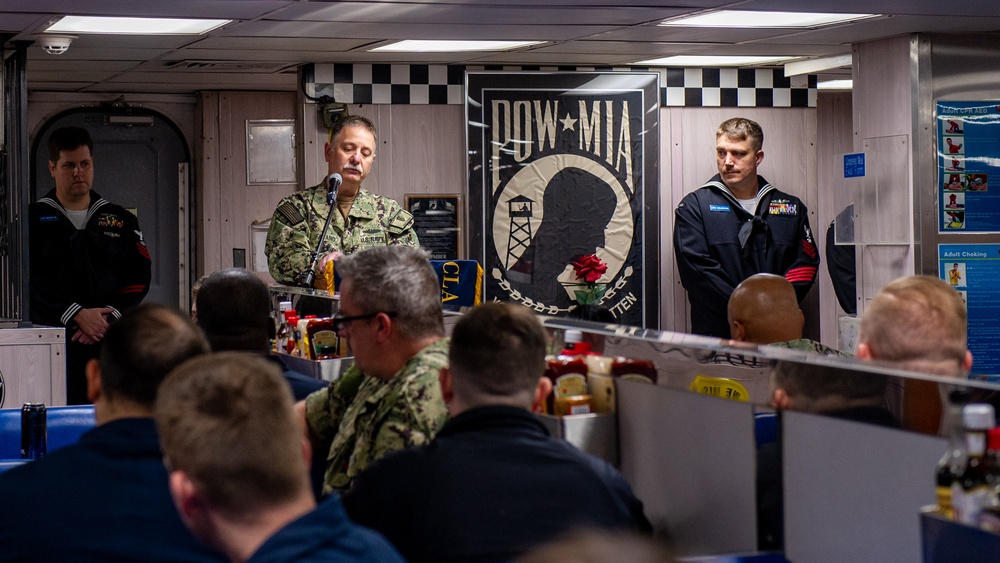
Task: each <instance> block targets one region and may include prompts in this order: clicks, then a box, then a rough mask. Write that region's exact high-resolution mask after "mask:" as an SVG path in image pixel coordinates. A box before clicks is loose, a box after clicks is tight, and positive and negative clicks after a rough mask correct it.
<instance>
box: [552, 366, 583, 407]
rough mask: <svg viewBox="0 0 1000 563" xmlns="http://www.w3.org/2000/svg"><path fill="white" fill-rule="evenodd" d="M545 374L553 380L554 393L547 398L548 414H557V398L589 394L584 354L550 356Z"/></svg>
mask: <svg viewBox="0 0 1000 563" xmlns="http://www.w3.org/2000/svg"><path fill="white" fill-rule="evenodd" d="M545 376H546V377H548V378H549V379H550V380H551V381H552V393H550V394H549V396H548V398H546V400H545V412H546V413H548V414H555V412H556V411H555V402H556V400H557V399H559V398H565V397H572V396H574V395H586V394H587V362H586V361H584V359H583V357H582V356H567V355H563V354H560V355H558V356H555V357H549V358H548V367H547V368H546V370H545Z"/></svg>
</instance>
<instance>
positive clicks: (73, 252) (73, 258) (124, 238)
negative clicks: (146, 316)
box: [28, 189, 152, 326]
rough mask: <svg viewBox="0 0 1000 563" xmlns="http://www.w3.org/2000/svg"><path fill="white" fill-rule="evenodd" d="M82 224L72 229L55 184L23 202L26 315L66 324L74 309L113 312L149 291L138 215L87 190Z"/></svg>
mask: <svg viewBox="0 0 1000 563" xmlns="http://www.w3.org/2000/svg"><path fill="white" fill-rule="evenodd" d="M90 201H91V203H90V208H89V209H88V210H87V223H86V226H85V228H84V229H82V230H77V228H76V226H74V225H73V222H72V221H70V219H69V217H68V216H67V214H66V210H65V208H63V206H62V205H60V204H59V201H58V200H57V199H56V193H55V189H53V190H52V191H50V192H49V193H48V194H46V195H45V197H43V198H42V199H40V200H38V201H36V202H34V203H32V204H31V205H30V206H28V244H29V254H30V268H31V283H30V285H31V320H32V322H34V323H37V324H43V325H48V326H63V325H69V324H70V322H71V320H72V318H73V316H74V315H76V314H77V313H78V312H79V311H80V309H86V308H91V307H113V308H114V309H116V310H117V311H118V312H119V313H117V314H115V316H116V317H117V316H120V313H121V312H123V311H125V310H126V309H128V308H130V307H133V306H135V305H138V304H139V303H140V302H141V301H142V299H143V297H145V296H146V293H147V292H149V282H150V275H151V268H152V263H151V261H150V259H149V251H148V250H147V249H146V245H145V243H144V242H143V240H142V232H141V231H140V230H139V221H138V219H136V218H135V215H133V214H131V213H129V212H128V211H127V210H125V208H123V207H121V206H119V205H115V204H113V203H111V202H109V201H107V200H106V199H104V198H102V197H101V196H99V195H98V194H97V193H96V192H93V191H91V192H90Z"/></svg>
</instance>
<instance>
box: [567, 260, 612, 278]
mask: <svg viewBox="0 0 1000 563" xmlns="http://www.w3.org/2000/svg"><path fill="white" fill-rule="evenodd" d="M573 270H574V271H575V272H576V279H578V280H583V281H585V282H587V283H594V282H596V281H597V280H599V279H600V278H601V276H602V275H604V272H607V271H608V265H607V264H605V263H604V262H602V261H601V259H600V258H598V257H597V255H596V254H588V255H586V256H583V257H581V258H580V259H579V260H577V261H576V262H573Z"/></svg>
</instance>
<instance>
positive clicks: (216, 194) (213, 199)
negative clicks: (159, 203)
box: [195, 92, 222, 275]
mask: <svg viewBox="0 0 1000 563" xmlns="http://www.w3.org/2000/svg"><path fill="white" fill-rule="evenodd" d="M219 97H220V95H219V93H218V92H210V93H203V94H202V95H201V98H200V100H199V102H200V113H201V116H202V117H201V123H202V135H201V139H202V140H201V143H200V144H199V147H200V148H199V150H198V151H197V153H198V154H199V158H198V163H199V166H198V170H197V171H196V177H197V178H198V182H197V183H196V187H195V193H196V197H195V209H196V211H195V214H196V223H197V225H198V235H197V237H196V238H197V240H198V245H197V248H198V251H199V253H198V265H197V266H196V268H195V271H196V272H197V273H198V274H199V275H204V274H206V273H208V272H212V271H214V270H217V269H218V264H221V263H222V258H221V255H220V253H219V244H218V241H219V237H220V225H221V221H220V220H219V219H220V217H222V186H221V183H222V169H221V165H220V162H221V156H220V151H221V149H220V147H219ZM210 265H211V266H210Z"/></svg>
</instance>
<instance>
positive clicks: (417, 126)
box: [378, 105, 468, 203]
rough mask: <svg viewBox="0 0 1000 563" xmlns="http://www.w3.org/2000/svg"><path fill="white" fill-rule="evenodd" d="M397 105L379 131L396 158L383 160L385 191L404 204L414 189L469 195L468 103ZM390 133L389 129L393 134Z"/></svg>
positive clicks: (382, 172)
mask: <svg viewBox="0 0 1000 563" xmlns="http://www.w3.org/2000/svg"><path fill="white" fill-rule="evenodd" d="M385 107H389V108H391V112H390V115H389V123H388V128H386V126H385V123H383V125H382V128H381V129H379V131H380V132H381V133H382V135H383V140H385V141H386V142H387V143H386V144H383V145H381V146H382V147H383V150H384V148H388V149H389V151H388V152H389V155H390V156H391V159H385V160H382V159H381V157H380V158H379V160H381V162H380V163H379V164H378V168H379V169H380V173H381V174H382V178H384V179H386V180H387V181H384V182H383V183H382V186H381V188H382V191H381V192H380V193H382V194H383V195H386V196H389V197H391V198H393V199H395V200H396V201H398V202H400V203H403V202H404V199H405V196H406V194H410V193H447V194H463V201H464V194H465V191H466V190H467V189H468V185H467V181H466V176H467V172H466V170H467V161H466V159H464V158H462V155H464V154H465V113H464V109H463V108H462V106H450V105H448V106H446V105H409V106H385ZM385 133H389V135H388V136H386V135H385Z"/></svg>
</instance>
